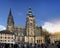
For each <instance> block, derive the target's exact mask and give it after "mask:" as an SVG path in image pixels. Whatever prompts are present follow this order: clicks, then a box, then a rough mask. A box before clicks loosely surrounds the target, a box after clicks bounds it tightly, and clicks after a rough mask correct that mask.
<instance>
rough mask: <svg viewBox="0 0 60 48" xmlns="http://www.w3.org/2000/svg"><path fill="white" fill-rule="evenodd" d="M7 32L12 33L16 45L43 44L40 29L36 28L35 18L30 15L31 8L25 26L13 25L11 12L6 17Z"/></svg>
mask: <svg viewBox="0 0 60 48" xmlns="http://www.w3.org/2000/svg"><path fill="white" fill-rule="evenodd" d="M7 30H9V31H11V32H14V33H15V37H16V40H15V42H17V43H21V42H24V43H32V44H34V43H38V44H41V43H45V41H44V36H42V27H39V26H36V23H35V16H34V15H33V14H32V10H31V8H29V10H28V13H27V17H26V26H25V27H23V26H16V25H14V20H13V16H12V13H11V10H10V12H9V16H8V22H7Z"/></svg>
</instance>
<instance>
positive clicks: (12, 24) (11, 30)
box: [7, 8, 14, 32]
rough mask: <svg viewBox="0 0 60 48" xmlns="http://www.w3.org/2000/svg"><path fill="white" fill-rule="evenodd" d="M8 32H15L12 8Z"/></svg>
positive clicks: (8, 21)
mask: <svg viewBox="0 0 60 48" xmlns="http://www.w3.org/2000/svg"><path fill="white" fill-rule="evenodd" d="M7 30H9V31H10V32H13V30H14V19H13V16H12V12H11V8H10V11H9V15H8V20H7Z"/></svg>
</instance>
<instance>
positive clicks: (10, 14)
mask: <svg viewBox="0 0 60 48" xmlns="http://www.w3.org/2000/svg"><path fill="white" fill-rule="evenodd" d="M9 16H12V12H11V8H10V11H9Z"/></svg>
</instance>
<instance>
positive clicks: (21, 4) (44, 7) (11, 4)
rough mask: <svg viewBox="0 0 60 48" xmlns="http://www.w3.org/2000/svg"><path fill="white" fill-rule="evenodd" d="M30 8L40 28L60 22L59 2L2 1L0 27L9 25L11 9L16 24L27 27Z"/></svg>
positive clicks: (49, 0)
mask: <svg viewBox="0 0 60 48" xmlns="http://www.w3.org/2000/svg"><path fill="white" fill-rule="evenodd" d="M29 6H30V7H31V8H32V12H33V15H34V16H35V18H36V23H37V24H38V25H39V26H42V25H43V24H44V22H50V21H53V22H54V20H60V1H59V0H0V25H3V26H6V25H7V17H8V13H9V10H10V8H11V10H12V15H13V17H14V22H15V24H17V25H25V24H26V22H25V21H26V14H27V11H28V8H29Z"/></svg>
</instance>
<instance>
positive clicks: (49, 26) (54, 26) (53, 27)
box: [42, 21, 60, 33]
mask: <svg viewBox="0 0 60 48" xmlns="http://www.w3.org/2000/svg"><path fill="white" fill-rule="evenodd" d="M42 27H43V28H44V29H46V30H47V31H49V32H50V33H54V32H60V23H59V22H57V21H56V22H45V23H44V25H43V26H42Z"/></svg>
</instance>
